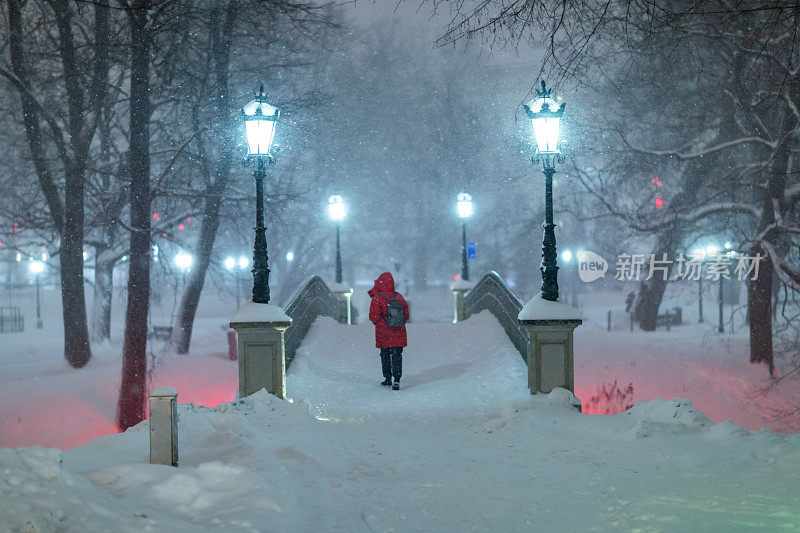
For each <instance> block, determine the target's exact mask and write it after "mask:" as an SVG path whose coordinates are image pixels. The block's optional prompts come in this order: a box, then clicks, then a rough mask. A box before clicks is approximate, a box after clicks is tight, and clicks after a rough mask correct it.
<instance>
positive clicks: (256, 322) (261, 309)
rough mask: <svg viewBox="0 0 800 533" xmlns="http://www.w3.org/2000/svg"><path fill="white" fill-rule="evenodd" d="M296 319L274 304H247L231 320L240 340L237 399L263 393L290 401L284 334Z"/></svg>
mask: <svg viewBox="0 0 800 533" xmlns="http://www.w3.org/2000/svg"><path fill="white" fill-rule="evenodd" d="M291 324H292V319H291V318H290V317H289V316H288V315H286V313H284V311H283V309H281V308H280V307H278V306H275V305H271V304H257V303H253V302H247V303H246V304H244V305H243V306H242V307H241V308H239V310H238V311H236V314H235V315H234V316H233V318H232V319H231V323H230V327H231V328H233V329H234V330H236V333H237V334H238V337H239V390H238V393H237V395H236V396H237V398H243V397H245V396H249V395H251V394H253V393H254V392H257V391H259V390H261V389H267V392H269V393H270V394H273V395H275V396H277V397H278V398H285V397H286V352H285V348H284V338H283V334H284V332H285V331H286V329H287V328H288V327H289V326H290V325H291Z"/></svg>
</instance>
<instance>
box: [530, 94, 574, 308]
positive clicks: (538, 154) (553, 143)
mask: <svg viewBox="0 0 800 533" xmlns="http://www.w3.org/2000/svg"><path fill="white" fill-rule="evenodd" d="M550 91H551V90H550V89H547V87H546V86H545V82H544V80H542V88H541V90H537V91H536V98H534V99H533V100H532V101H531V102H530V103H529V104H527V105H524V106H523V107H524V108H525V113H526V115H527V116H528V118H530V119H531V126H532V127H533V139H532V140H533V142H534V147H535V151H534V154H533V157H532V158H531V160H532V161H533V162H534V163H536V162H539V161H541V162H542V171H543V172H544V178H545V194H544V206H545V207H544V216H545V223H544V238H543V239H542V265H541V267H540V268H539V270H541V272H542V298H543V299H545V300H549V301H551V302H556V301H558V259H557V258H558V254H557V251H556V234H555V231H554V230H555V224H553V174H555V173H556V167H555V165H556V161H558V162H559V163H563V162H564V155H563V154H562V152H561V145H562V143H561V140H560V133H561V132H560V122H561V117H562V116H563V115H564V108H565V107H566V104H563V103H562V104H561V105H560V106H558V105H557V104H556V102H555V101H554V100H553V99H552V98H551V96H550ZM551 106H552V109H551Z"/></svg>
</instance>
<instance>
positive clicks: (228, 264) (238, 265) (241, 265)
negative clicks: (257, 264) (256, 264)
mask: <svg viewBox="0 0 800 533" xmlns="http://www.w3.org/2000/svg"><path fill="white" fill-rule="evenodd" d="M223 264H224V265H225V270H227V271H228V272H232V273H234V279H235V280H236V308H237V309H238V308H239V307H241V303H242V302H241V290H240V289H239V285H240V281H241V276H240V275H239V272H240V271H242V270H245V269H247V267H248V266H250V260H249V259H248V258H247V257H245V256H241V257H239V260H238V261H237V260H236V259H235V258H234V257H233V256H230V255H229V256H228V257H226V258H225V261H224V262H223Z"/></svg>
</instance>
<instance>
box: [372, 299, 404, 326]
mask: <svg viewBox="0 0 800 533" xmlns="http://www.w3.org/2000/svg"><path fill="white" fill-rule="evenodd" d="M378 294H380V293H378ZM381 296H383V294H381ZM383 298H384V299H385V300H386V301H387V302H388V303H389V312H388V314H387V315H386V316H384V317H383V318H384V319H385V320H386V325H387V326H389V327H390V328H402V327H403V326H405V325H406V315H405V312H404V311H403V304H401V303H400V302H398V301H397V293H395V294H394V296H392V299H391V300H390V299H389V298H386V296H383Z"/></svg>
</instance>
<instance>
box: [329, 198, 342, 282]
mask: <svg viewBox="0 0 800 533" xmlns="http://www.w3.org/2000/svg"><path fill="white" fill-rule="evenodd" d="M346 215H347V207H346V206H345V205H344V200H343V199H342V197H341V196H339V195H338V194H334V195H332V196H331V197H330V198H328V216H329V217H330V219H331V220H333V221H334V222H335V223H336V283H342V247H341V243H340V240H339V233H340V231H341V227H342V220H344V217H345V216H346Z"/></svg>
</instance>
